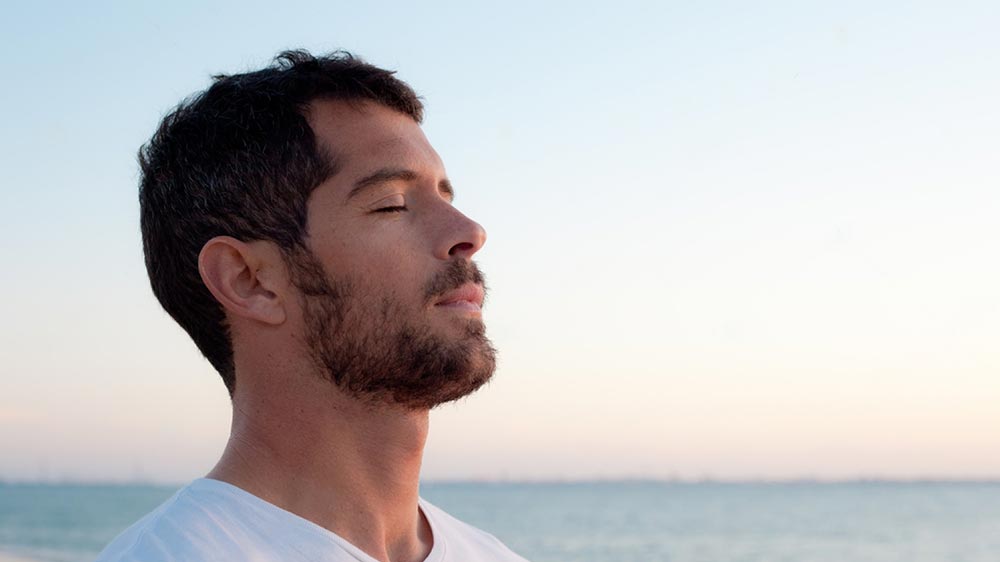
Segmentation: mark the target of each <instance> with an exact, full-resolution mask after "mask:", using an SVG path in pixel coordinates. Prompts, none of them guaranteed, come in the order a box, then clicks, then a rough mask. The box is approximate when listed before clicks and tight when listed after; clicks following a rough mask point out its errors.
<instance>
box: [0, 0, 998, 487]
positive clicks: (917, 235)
mask: <svg viewBox="0 0 1000 562" xmlns="http://www.w3.org/2000/svg"><path fill="white" fill-rule="evenodd" d="M751 4H752V5H751ZM275 6H276V5H275V4H274V3H273V2H257V1H240V2H192V1H187V0H181V1H176V2H170V3H139V2H102V1H98V2H88V3H79V2H44V1H43V2H35V3H25V2H22V3H17V4H16V5H12V6H9V7H7V8H5V17H4V18H3V19H2V21H0V46H2V47H3V52H4V53H5V56H4V57H3V58H2V59H0V73H2V75H3V77H4V87H3V88H0V117H2V123H3V127H0V209H2V219H3V220H2V221H0V239H2V242H0V260H2V263H3V265H4V267H3V270H2V273H0V291H2V294H3V295H5V297H6V298H5V299H4V302H3V308H2V311H3V317H4V320H5V321H4V322H3V323H2V324H0V480H3V479H6V480H46V481H51V480H75V481H155V482H171V483H178V482H184V481H186V480H189V479H191V478H195V477H198V476H200V475H202V474H204V473H205V472H207V471H208V470H209V469H210V468H211V467H212V466H213V465H214V463H215V460H216V459H217V457H218V454H219V453H220V452H221V449H222V447H223V445H224V444H225V441H226V438H227V436H228V423H229V415H230V408H229V402H228V396H227V395H226V392H225V389H224V387H223V385H222V383H221V380H220V379H219V377H218V376H217V375H216V374H215V373H214V371H212V369H211V367H210V366H209V364H208V363H207V361H205V360H204V359H202V358H201V356H200V355H199V354H198V352H197V350H196V348H195V347H194V345H193V344H192V343H191V342H190V340H189V339H188V338H187V336H186V334H185V333H184V332H183V331H182V330H181V329H180V328H179V327H178V326H176V325H175V324H174V323H173V322H172V321H171V320H170V318H169V317H168V316H167V315H166V313H165V312H163V311H162V309H161V308H160V307H159V305H158V303H157V302H156V300H155V299H154V297H153V296H152V293H151V291H150V289H149V285H148V280H147V278H146V273H145V269H144V266H143V261H142V248H141V240H140V236H139V228H138V203H137V197H136V193H137V188H136V183H137V178H138V171H137V166H136V162H135V153H136V151H137V150H138V147H139V146H140V145H141V144H142V143H143V142H145V141H146V140H147V139H148V138H149V137H150V135H151V134H152V132H153V131H154V130H155V127H156V125H157V123H158V121H159V119H161V118H162V117H163V115H164V114H165V113H166V112H168V111H169V110H170V109H171V108H172V107H174V106H175V105H176V104H177V103H178V102H180V100H182V99H183V98H185V97H186V96H188V95H190V94H192V93H194V92H197V91H200V90H202V89H204V88H205V87H207V86H208V84H209V83H210V77H211V76H212V75H214V74H219V73H235V72H241V71H246V70H250V69H256V68H259V67H261V66H263V65H266V64H267V63H268V62H269V61H270V60H271V58H272V57H273V56H274V55H275V54H276V53H278V52H279V51H281V50H283V49H288V48H300V47H301V48H307V49H310V50H312V51H313V52H316V53H323V52H329V51H332V50H335V49H347V50H349V51H351V52H354V53H356V54H358V55H360V56H362V57H364V58H365V59H366V60H368V61H369V62H372V63H374V64H376V65H379V66H383V67H386V68H390V69H393V70H396V71H398V76H399V77H400V78H401V79H403V80H405V81H406V82H408V83H409V84H411V85H412V86H413V87H414V88H415V89H416V90H417V91H418V93H420V95H421V96H423V98H424V101H425V104H426V116H425V117H426V118H425V122H424V130H425V132H426V133H427V135H428V137H429V139H430V140H431V142H432V144H433V145H434V146H435V147H436V149H437V151H438V152H439V153H440V154H441V155H442V157H443V159H444V162H445V165H446V167H447V169H448V173H449V176H450V178H451V180H452V182H453V183H454V184H455V186H456V191H457V199H456V205H457V206H458V207H459V208H460V209H461V210H462V211H463V212H465V213H466V214H467V215H469V216H470V217H472V218H474V219H475V220H477V221H478V222H479V223H481V224H482V225H483V226H484V227H485V228H486V230H487V232H488V235H489V239H488V242H487V243H486V246H485V247H484V249H483V250H482V251H481V252H480V253H479V254H478V255H477V261H478V262H479V264H480V266H481V267H482V269H483V270H484V272H485V273H486V275H487V278H488V279H489V284H490V287H491V295H490V299H489V302H488V306H487V309H486V312H485V316H486V321H487V325H488V330H489V334H490V336H491V338H492V339H493V341H494V343H495V344H496V346H497V348H498V349H499V352H500V356H499V361H500V363H499V368H498V371H497V374H496V376H495V377H494V381H493V382H492V383H491V384H490V385H489V386H488V387H487V388H486V389H484V390H481V391H480V392H478V393H477V394H475V395H473V396H471V397H469V398H467V399H464V400H462V401H460V402H458V403H455V404H451V405H446V406H443V407H441V408H438V409H436V410H434V412H433V413H432V415H431V420H432V421H431V435H430V439H429V442H428V445H427V450H426V454H425V460H424V470H423V477H424V478H425V479H428V480H444V479H448V480H451V479H459V480H467V479H476V480H480V479H488V480H494V479H502V480H581V479H612V478H679V479H692V480H699V479H706V478H711V479H726V480H746V479H764V480H773V479H797V478H817V479H834V480H835V479H851V478H901V479H911V478H1000V408H998V407H997V405H998V404H1000V345H998V344H1000V292H998V290H997V287H1000V260H998V259H997V254H998V247H1000V220H997V217H998V216H1000V169H998V164H997V162H998V161H1000V160H998V158H997V154H998V152H1000V133H998V131H1000V104H997V102H996V100H998V99H1000V72H998V70H997V69H998V68H1000V60H998V59H1000V35H998V34H997V33H996V29H998V28H1000V5H998V4H997V3H995V2H989V1H982V2H963V1H958V2H949V3H941V2H919V1H918V2H908V1H907V2H904V1H886V2H878V3H871V2H859V1H845V2H837V3H816V2H792V1H785V2H782V1H763V2H754V3H745V2H723V1H718V0H712V1H706V2H699V3H677V2H669V3H665V2H648V3H645V2H631V1H619V2H613V3H587V2H565V3H535V2H518V1H515V2H504V3H502V4H491V5H487V4H482V5H479V4H478V3H468V2H421V3H412V2H411V3H402V2H400V3H393V2H364V3H363V2H336V1H324V2H294V1H292V2H286V3H283V4H282V7H281V8H280V9H276V8H275Z"/></svg>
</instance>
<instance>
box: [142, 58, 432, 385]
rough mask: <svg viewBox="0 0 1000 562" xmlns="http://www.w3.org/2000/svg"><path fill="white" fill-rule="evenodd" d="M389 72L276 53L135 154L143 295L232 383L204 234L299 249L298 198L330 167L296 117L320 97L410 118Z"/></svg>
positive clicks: (302, 203) (302, 219)
mask: <svg viewBox="0 0 1000 562" xmlns="http://www.w3.org/2000/svg"><path fill="white" fill-rule="evenodd" d="M393 74H394V73H393V72H391V71H388V70H384V69H381V68H378V67H375V66H372V65H370V64H368V63H366V62H364V61H362V60H361V59H359V58H357V57H355V56H353V55H352V54H350V53H347V52H343V51H338V52H335V53H332V54H330V55H327V56H322V57H316V56H313V55H311V54H309V53H308V52H306V51H301V50H300V51H286V52H283V53H281V54H280V55H278V56H277V57H276V58H275V60H274V63H273V64H272V65H271V66H269V67H267V68H265V69H263V70H258V71H256V72H248V73H245V74H234V75H219V76H215V77H214V82H213V84H212V85H211V86H210V87H209V88H208V90H206V91H204V92H201V93H199V94H196V95H194V96H192V97H190V98H188V99H187V100H185V101H183V102H182V103H181V104H180V105H179V106H178V107H177V108H176V109H175V110H173V111H172V112H171V113H170V114H168V115H167V116H166V117H164V119H163V121H162V122H161V123H160V126H159V128H158V129H157V131H156V134H154V135H153V138H152V139H151V140H150V141H149V142H148V143H147V144H145V145H144V146H143V147H142V148H141V149H140V150H139V165H140V168H141V178H140V183H139V213H140V224H141V228H142V243H143V253H144V255H145V260H146V270H147V272H148V273H149V281H150V284H151V285H152V288H153V294H155V295H156V298H157V299H158V300H159V301H160V304H162V305H163V308H164V309H166V311H167V312H168V313H169V314H170V316H172V317H173V318H174V320H176V321H177V323H178V324H180V325H181V327H182V328H184V330H186V331H187V333H188V334H189V335H190V336H191V338H192V339H193V340H194V343H195V344H196V345H197V346H198V349H199V350H201V352H202V354H204V356H205V357H206V358H207V359H208V361H209V362H210V363H211V364H212V366H213V367H215V369H216V370H217V371H218V372H219V374H220V375H221V376H222V380H223V382H225V384H226V388H227V389H228V390H229V393H230V394H232V393H233V391H234V389H235V386H236V373H235V366H234V362H233V347H232V342H231V339H230V334H229V329H228V326H227V323H226V317H225V313H224V312H223V309H222V307H221V305H220V304H219V303H218V301H216V300H215V298H214V297H213V296H212V294H211V293H210V292H209V291H208V289H207V288H206V287H205V284H204V283H203V282H202V279H201V276H200V274H199V273H198V255H199V253H200V252H201V249H202V247H203V246H204V245H205V243H206V242H207V241H208V240H210V239H211V238H213V237H215V236H220V235H226V236H232V237H234V238H237V239H239V240H244V241H251V240H270V241H273V242H275V243H276V244H277V245H278V246H279V247H280V248H281V249H282V252H284V253H285V255H286V256H289V255H292V254H293V253H298V251H300V250H302V249H303V245H302V240H303V235H304V233H305V229H306V202H307V200H308V198H309V195H310V194H311V193H312V191H313V190H314V189H315V188H316V187H317V186H318V185H319V184H321V183H322V182H323V181H325V180H326V179H327V178H329V177H330V176H332V175H333V174H334V173H336V171H337V166H338V163H337V162H336V161H332V160H331V157H330V156H329V155H327V154H325V153H324V152H323V151H322V150H320V149H319V147H318V144H317V141H316V138H315V135H314V134H313V131H312V128H311V127H310V126H309V123H308V122H307V119H306V115H305V112H306V111H307V110H308V106H309V104H310V102H313V101H315V100H319V99H335V100H343V101H372V102H375V103H378V104H381V105H383V106H386V107H389V108H391V109H395V110H397V111H399V112H401V113H405V114H406V115H409V116H410V117H412V118H413V119H414V120H415V121H416V122H418V123H419V122H420V121H421V119H422V117H423V105H422V104H421V102H420V100H419V98H418V97H417V95H416V94H415V93H414V92H413V90H412V89H411V88H410V87H409V86H408V85H406V84H405V83H404V82H402V81H400V80H399V79H397V78H395V77H394V76H393Z"/></svg>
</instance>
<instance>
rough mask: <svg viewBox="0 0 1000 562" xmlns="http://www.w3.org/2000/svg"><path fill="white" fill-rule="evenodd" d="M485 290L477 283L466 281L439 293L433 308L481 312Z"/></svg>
mask: <svg viewBox="0 0 1000 562" xmlns="http://www.w3.org/2000/svg"><path fill="white" fill-rule="evenodd" d="M485 296H486V292H485V291H484V290H483V286H482V285H479V284H477V283H466V284H464V285H462V286H461V287H458V288H457V289H452V290H451V291H448V292H446V293H444V294H443V295H441V298H439V299H438V300H437V302H435V303H434V307H435V308H445V309H449V310H464V311H467V312H481V311H482V309H483V299H484V298H485Z"/></svg>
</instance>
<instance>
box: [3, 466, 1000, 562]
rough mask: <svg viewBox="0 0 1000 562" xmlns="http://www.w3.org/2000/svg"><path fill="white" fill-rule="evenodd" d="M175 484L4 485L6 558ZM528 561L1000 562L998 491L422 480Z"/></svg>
mask: <svg viewBox="0 0 1000 562" xmlns="http://www.w3.org/2000/svg"><path fill="white" fill-rule="evenodd" d="M174 491H175V489H174V488H170V487H153V486H51V485H2V484H0V550H3V551H7V552H10V553H15V554H21V555H26V556H30V557H32V558H35V559H37V560H40V561H47V562H87V561H89V560H91V559H92V558H93V557H94V556H96V554H97V553H98V552H99V551H100V549H101V548H102V547H103V546H104V544H106V543H107V542H108V541H109V540H111V539H112V538H113V537H114V536H115V535H117V534H118V533H119V532H120V531H121V530H123V529H124V528H125V527H126V526H128V525H129V524H130V523H131V522H133V521H135V520H136V519H138V518H139V517H140V516H142V515H143V514H145V513H146V512H148V511H149V510H150V509H152V508H153V507H155V506H156V505H158V504H159V503H160V502H162V501H163V500H165V499H166V498H168V497H169V496H170V495H171V494H173V492H174ZM422 494H423V496H424V497H426V498H427V499H428V500H430V501H432V502H434V503H436V504H437V505H439V506H441V507H443V508H444V509H446V510H447V511H449V512H451V513H452V514H453V515H456V516H457V517H459V518H461V519H464V520H466V521H468V522H470V523H472V524H474V525H476V526H478V527H481V528H484V529H486V530H488V531H490V532H492V533H493V534H495V535H497V536H498V537H500V538H501V540H503V541H504V542H505V543H507V544H508V545H509V546H510V547H511V548H513V549H514V550H515V551H517V552H519V553H520V554H522V555H523V556H525V557H526V558H528V559H530V560H532V561H534V562H556V561H559V562H593V561H601V562H605V561H607V562H629V561H643V562H649V561H671V562H710V561H711V562H725V561H732V562H782V561H788V562H792V561H795V562H845V561H851V562H854V561H858V562H883V561H885V562H888V561H898V562H932V561H933V562H998V561H1000V483H984V484H971V483H967V484H960V483H947V484H937V483H906V484H903V483H900V484H893V483H853V484H667V483H599V484H427V485H424V487H423V488H422Z"/></svg>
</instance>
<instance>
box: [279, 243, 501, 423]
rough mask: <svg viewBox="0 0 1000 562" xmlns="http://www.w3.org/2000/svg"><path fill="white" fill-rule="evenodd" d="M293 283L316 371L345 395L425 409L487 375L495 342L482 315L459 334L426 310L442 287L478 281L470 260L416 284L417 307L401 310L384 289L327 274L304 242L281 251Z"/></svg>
mask: <svg viewBox="0 0 1000 562" xmlns="http://www.w3.org/2000/svg"><path fill="white" fill-rule="evenodd" d="M286 261H287V263H288V265H289V269H290V271H291V279H292V282H293V283H294V284H295V286H296V287H297V288H298V289H299V292H300V295H301V304H302V309H303V318H304V324H305V340H306V341H305V343H306V345H307V347H308V351H309V353H310V354H311V356H312V359H313V361H314V363H315V364H316V366H317V367H318V368H319V370H320V372H321V373H322V374H323V375H324V376H325V377H326V378H327V379H328V380H329V381H330V382H331V383H333V384H335V385H337V387H338V388H340V389H341V390H342V391H344V392H345V393H347V394H348V395H350V396H352V397H354V398H356V399H358V400H361V401H364V402H367V403H370V404H372V405H386V404H390V405H398V406H402V407H404V408H407V409H430V408H433V407H435V406H437V405H440V404H444V403H446V402H450V401H453V400H457V399H459V398H462V397H464V396H467V395H469V394H472V393H473V392H475V391H476V390H477V389H479V388H480V387H481V386H483V385H484V384H486V382H487V381H489V380H490V378H491V377H492V376H493V372H494V370H495V368H496V350H495V349H494V348H493V345H492V343H491V342H490V340H489V339H488V338H487V337H486V328H485V326H484V324H483V322H482V320H480V319H478V318H469V319H465V320H456V321H460V322H465V324H464V325H463V326H462V328H461V330H460V331H459V335H458V336H455V335H450V336H449V335H446V334H443V333H436V332H435V331H433V330H432V326H431V325H430V323H429V321H428V319H427V318H426V317H425V315H426V314H428V313H430V312H431V302H432V301H433V299H434V298H435V297H438V296H440V295H441V294H442V293H444V292H446V291H449V290H451V289H455V288H458V287H460V286H461V285H463V284H465V283H469V282H472V283H478V284H483V285H484V287H485V283H484V279H483V275H482V272H480V271H479V268H478V267H477V266H476V264H474V263H472V262H470V261H465V260H457V261H452V262H449V263H448V265H447V266H446V267H445V268H444V269H443V270H442V271H441V272H439V273H438V274H437V275H435V276H434V277H433V278H432V279H430V280H429V282H428V283H427V284H426V285H425V287H424V291H423V292H424V294H423V297H424V299H425V302H424V305H425V306H424V307H422V308H421V309H419V310H408V309H407V308H406V307H405V306H404V303H402V302H400V301H399V300H398V299H397V298H395V297H393V296H392V295H373V294H370V293H367V294H365V293H362V287H361V284H360V283H358V282H356V281H355V280H352V279H350V278H346V277H345V278H342V279H337V280H333V279H331V277H330V276H328V275H327V272H326V271H325V269H324V267H323V265H322V263H320V262H319V260H318V259H317V258H316V257H315V255H313V254H312V253H311V252H310V251H309V250H305V249H303V250H299V251H297V252H295V253H293V254H291V255H289V256H288V257H287V260H286Z"/></svg>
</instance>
